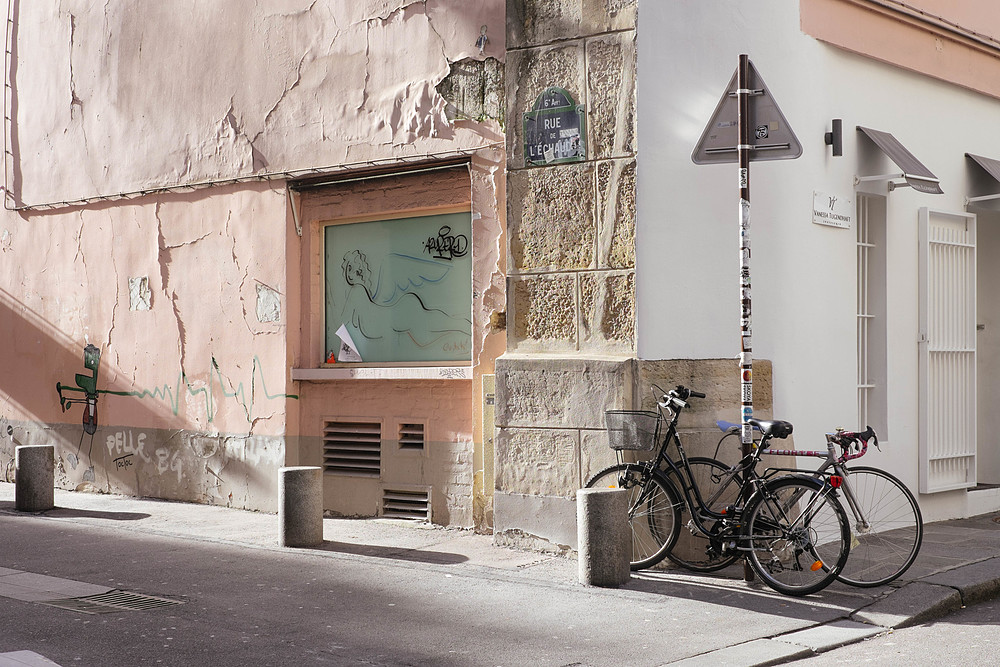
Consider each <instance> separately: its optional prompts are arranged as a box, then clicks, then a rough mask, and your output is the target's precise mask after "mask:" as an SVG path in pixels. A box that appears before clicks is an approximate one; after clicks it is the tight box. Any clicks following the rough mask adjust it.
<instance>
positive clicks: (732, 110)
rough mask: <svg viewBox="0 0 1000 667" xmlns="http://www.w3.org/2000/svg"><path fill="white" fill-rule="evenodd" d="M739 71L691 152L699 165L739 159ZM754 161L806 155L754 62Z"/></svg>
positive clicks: (749, 75)
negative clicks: (803, 153)
mask: <svg viewBox="0 0 1000 667" xmlns="http://www.w3.org/2000/svg"><path fill="white" fill-rule="evenodd" d="M737 74H738V72H737V73H734V74H733V78H732V79H730V81H729V86H727V87H726V91H725V92H724V93H723V94H722V99H721V100H719V104H718V106H716V107H715V113H713V114H712V118H711V120H710V121H709V122H708V126H707V127H705V131H704V132H703V133H702V135H701V139H700V140H699V141H698V145H697V146H696V147H695V149H694V153H692V154H691V159H692V160H693V161H694V162H695V164H721V163H729V162H737V161H738V160H739V158H738V156H737V152H738V147H739V103H738V100H737V92H738V88H737ZM747 89H748V93H747V94H748V116H749V118H748V122H749V129H750V135H749V140H750V141H749V144H748V145H749V146H750V148H749V149H748V150H749V152H750V160H751V161H754V160H792V159H795V158H797V157H799V156H800V155H802V144H800V143H799V140H798V139H797V138H796V137H795V133H794V132H792V128H791V127H790V126H789V125H788V121H786V120H785V116H784V114H782V113H781V109H779V108H778V104H777V102H775V100H774V97H773V96H772V95H771V91H769V90H768V89H767V84H765V83H764V79H762V78H761V76H760V74H759V73H758V72H757V69H756V68H755V67H754V66H753V63H752V62H751V63H749V71H748V73H747Z"/></svg>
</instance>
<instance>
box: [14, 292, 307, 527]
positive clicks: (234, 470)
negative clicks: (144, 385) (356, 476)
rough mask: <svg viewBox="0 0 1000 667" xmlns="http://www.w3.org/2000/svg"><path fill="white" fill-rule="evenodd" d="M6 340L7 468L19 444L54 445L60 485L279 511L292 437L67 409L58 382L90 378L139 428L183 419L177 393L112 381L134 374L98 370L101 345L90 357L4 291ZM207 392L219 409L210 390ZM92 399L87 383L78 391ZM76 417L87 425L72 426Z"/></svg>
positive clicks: (77, 407)
mask: <svg viewBox="0 0 1000 667" xmlns="http://www.w3.org/2000/svg"><path fill="white" fill-rule="evenodd" d="M0 339H2V340H4V341H6V345H5V347H4V353H3V356H2V358H0V397H2V398H3V400H4V405H5V406H6V407H5V408H0V422H2V423H0V466H5V467H10V466H9V465H7V464H9V463H12V461H13V458H14V450H15V447H16V446H17V445H40V444H51V445H54V446H55V448H56V484H57V486H59V487H60V488H67V489H77V490H91V491H102V492H109V493H121V494H124V495H136V496H148V497H155V498H165V499H171V500H185V501H193V502H201V503H208V504H219V505H227V506H234V507H242V508H246V509H258V510H264V511H276V508H277V486H278V468H279V467H280V466H282V465H284V458H285V446H284V439H283V438H282V437H277V436H255V435H250V434H207V433H201V432H194V431H189V430H186V429H184V428H170V429H157V428H152V427H137V426H111V425H103V424H100V422H99V419H97V416H98V415H97V413H90V412H89V408H90V406H89V405H88V404H87V402H86V400H85V399H83V404H82V405H80V404H74V403H71V404H69V405H68V408H69V409H68V411H67V412H66V413H63V412H62V409H61V408H60V395H59V392H57V389H56V385H57V382H58V383H61V384H64V385H65V384H66V381H67V380H69V381H70V386H72V378H74V377H75V376H80V377H78V379H77V382H76V384H77V385H79V386H81V387H86V389H88V390H93V392H92V393H96V394H97V395H98V396H99V397H100V398H99V400H98V401H97V405H100V403H101V402H102V401H116V404H115V412H116V413H117V414H118V415H127V421H128V422H129V424H177V423H178V422H180V421H181V419H179V418H178V417H177V411H176V406H177V402H176V399H175V400H174V401H173V402H171V401H166V402H164V401H162V400H157V397H155V396H152V395H151V394H150V393H149V392H146V391H142V392H136V391H135V388H134V387H132V386H127V385H124V384H122V383H121V382H111V383H110V384H108V383H107V382H106V380H105V379H106V378H108V377H109V376H110V377H122V376H123V375H124V374H121V373H109V372H107V370H108V368H107V362H106V360H101V361H100V366H98V364H96V363H94V356H93V352H92V351H91V353H90V356H89V358H88V359H87V360H85V358H84V349H83V348H82V347H80V346H79V344H78V343H76V342H74V341H71V340H69V339H68V338H66V337H65V336H62V335H61V334H59V332H58V330H57V329H56V328H55V327H54V326H52V325H50V324H49V323H47V322H46V321H45V320H44V319H43V318H42V317H40V316H39V315H38V314H37V313H35V312H34V311H32V310H31V309H30V308H28V307H27V306H25V305H24V304H22V303H20V302H19V301H17V300H16V299H15V298H13V297H12V296H11V295H10V294H9V293H8V292H6V291H4V290H2V289H0ZM88 361H89V362H90V363H87V362H88ZM98 368H102V369H103V371H104V372H98ZM254 368H255V371H256V368H257V367H256V364H255V366H254ZM92 373H93V375H91V374H92ZM81 378H82V379H83V382H82V384H81V382H80V379H81ZM89 378H96V382H94V381H91V382H88V381H87V380H88V379H89ZM251 381H254V380H253V379H252V380H251ZM91 384H93V385H94V387H91V386H90V385H91ZM67 388H68V387H64V392H65V391H66V389H67ZM204 393H205V394H206V395H205V397H204V400H205V401H206V402H207V404H208V405H209V406H211V405H212V403H211V402H212V400H213V399H212V397H211V396H210V395H209V394H210V392H204ZM250 393H253V389H252V388H251V389H250ZM235 394H236V392H229V393H226V394H225V396H233V395H235ZM84 395H85V390H82V389H81V390H78V393H77V394H76V395H74V397H75V398H81V399H82V398H83V397H84ZM274 398H276V399H280V400H282V401H284V400H285V399H288V398H294V397H292V396H288V397H286V396H285V395H283V394H280V395H277V396H274ZM117 402H124V404H121V403H117ZM97 405H95V406H94V407H95V408H96V407H97ZM208 409H209V410H211V407H209V408H208ZM282 409H284V405H282ZM68 418H73V419H74V420H77V419H78V420H79V421H77V424H76V425H72V424H67V423H66V421H67V420H68ZM178 425H179V426H182V427H183V426H184V424H178Z"/></svg>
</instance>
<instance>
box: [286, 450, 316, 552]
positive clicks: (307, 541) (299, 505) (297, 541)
mask: <svg viewBox="0 0 1000 667" xmlns="http://www.w3.org/2000/svg"><path fill="white" fill-rule="evenodd" d="M278 472H279V474H280V475H281V479H280V480H279V483H278V522H279V523H280V524H281V528H280V530H281V536H280V538H279V543H280V544H281V546H283V547H315V546H319V545H320V544H323V469H322V468H320V467H318V466H295V467H292V468H281V469H280V470H279V471H278Z"/></svg>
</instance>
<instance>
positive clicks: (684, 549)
mask: <svg viewBox="0 0 1000 667" xmlns="http://www.w3.org/2000/svg"><path fill="white" fill-rule="evenodd" d="M688 465H689V466H690V470H691V481H692V482H693V484H694V486H695V487H696V488H697V489H698V490H699V491H701V498H702V500H703V501H704V503H705V505H706V507H707V508H708V509H709V510H710V511H712V512H715V513H721V512H722V510H724V509H725V508H726V507H729V506H730V505H735V504H736V500H737V498H738V497H739V494H740V483H741V481H742V477H741V476H740V475H739V473H735V474H732V475H730V474H728V471H729V466H727V465H726V464H724V463H722V462H721V461H716V460H715V459H710V458H703V457H699V456H694V457H691V458H689V459H688ZM666 477H667V479H669V480H670V481H671V482H673V484H674V486H676V487H677V488H684V486H686V485H685V484H684V483H683V481H682V480H680V479H678V475H677V473H676V472H674V471H673V470H670V471H668V472H667V475H666ZM691 493H692V494H693V493H694V492H693V491H692V492H691ZM679 510H680V521H679V523H680V525H685V524H689V522H690V521H692V519H691V512H690V510H689V509H688V507H687V504H686V503H685V504H683V505H681V506H680V508H679ZM704 523H705V527H706V528H709V529H711V530H712V533H713V534H712V535H711V536H709V535H705V534H704V533H702V532H701V531H700V530H698V529H697V528H695V527H694V525H693V524H692V525H689V530H681V531H680V534H679V535H678V537H677V542H676V543H674V546H673V547H672V548H671V549H670V551H669V552H667V558H669V559H670V560H671V561H673V562H675V563H677V564H678V565H680V566H681V567H684V568H687V569H689V570H693V571H695V572H715V571H717V570H721V569H723V568H725V567H729V566H730V565H732V564H733V563H734V562H736V560H737V559H739V558H740V553H739V552H738V551H736V550H735V549H733V550H729V551H725V552H724V551H723V549H722V538H723V537H724V535H723V534H722V531H723V530H724V526H723V524H722V522H721V521H719V520H717V519H714V518H708V517H706V518H705V520H704Z"/></svg>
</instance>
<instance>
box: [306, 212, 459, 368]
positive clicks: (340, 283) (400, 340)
mask: <svg viewBox="0 0 1000 667" xmlns="http://www.w3.org/2000/svg"><path fill="white" fill-rule="evenodd" d="M323 233H324V238H323V243H324V267H325V268H324V286H325V311H326V315H325V345H326V349H325V353H324V358H325V359H326V361H327V362H328V363H333V362H336V363H345V362H365V363H395V362H461V361H464V362H468V361H470V360H471V358H472V317H471V314H472V249H471V247H470V242H471V239H472V216H471V214H470V212H469V211H467V210H466V211H463V212H459V213H444V214H435V215H419V216H411V217H399V218H391V219H381V220H374V221H364V222H346V223H340V224H330V225H327V226H326V227H325V228H324V230H323Z"/></svg>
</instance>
